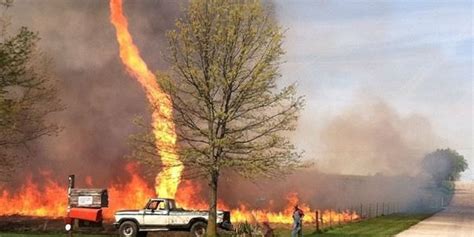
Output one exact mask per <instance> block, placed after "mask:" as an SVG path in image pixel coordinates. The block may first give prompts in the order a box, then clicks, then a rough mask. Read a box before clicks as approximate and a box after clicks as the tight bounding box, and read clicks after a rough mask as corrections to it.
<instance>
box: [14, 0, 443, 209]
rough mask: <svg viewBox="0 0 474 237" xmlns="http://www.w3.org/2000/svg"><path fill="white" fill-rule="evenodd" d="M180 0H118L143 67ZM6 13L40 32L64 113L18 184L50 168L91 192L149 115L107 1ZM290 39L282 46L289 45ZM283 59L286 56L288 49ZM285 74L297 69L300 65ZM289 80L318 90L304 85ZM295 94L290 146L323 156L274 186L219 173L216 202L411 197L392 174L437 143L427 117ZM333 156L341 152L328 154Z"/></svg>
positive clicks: (155, 61) (120, 162) (115, 167)
mask: <svg viewBox="0 0 474 237" xmlns="http://www.w3.org/2000/svg"><path fill="white" fill-rule="evenodd" d="M185 2H186V1H171V0H160V1H159V0H156V1H152V0H150V1H124V11H125V13H126V15H127V17H128V20H129V23H130V24H129V30H130V31H131V33H132V36H133V38H134V41H135V43H136V44H137V46H138V48H139V49H140V51H141V55H142V57H143V58H144V60H145V61H146V63H147V64H148V66H149V67H150V69H151V70H156V69H165V68H167V67H168V65H167V64H166V63H165V62H164V60H163V57H162V53H163V52H165V50H166V46H167V42H166V37H165V33H166V31H167V30H170V29H173V27H174V22H175V20H176V19H177V18H178V17H179V16H180V14H182V11H181V9H182V7H183V4H185ZM267 2H268V1H267ZM270 8H273V5H271V4H270ZM278 9H280V8H276V9H273V10H276V11H278ZM6 14H8V15H10V16H11V20H12V25H11V27H10V31H11V32H12V33H14V32H15V30H16V29H18V27H20V26H27V27H29V28H30V29H32V30H33V31H37V32H38V33H39V36H40V37H41V41H40V43H39V46H40V48H41V50H42V51H43V52H44V53H46V54H47V55H48V56H49V57H51V58H52V60H53V62H54V73H55V77H56V78H57V80H58V83H59V87H60V88H59V89H60V97H61V99H62V101H63V104H64V105H65V106H66V109H65V110H64V111H62V112H60V113H57V114H55V115H53V116H51V120H53V121H57V122H59V124H60V125H61V126H62V127H63V130H62V131H61V132H60V133H59V134H58V135H57V136H55V137H50V138H47V139H43V140H41V142H40V143H39V144H37V145H36V146H35V147H33V149H34V150H33V151H32V153H34V156H33V157H32V159H31V162H30V163H29V165H27V166H26V167H22V168H20V170H19V172H17V175H16V177H15V178H16V179H18V180H20V181H21V180H22V178H23V177H24V176H25V174H29V173H33V175H34V173H36V172H37V171H38V169H42V170H45V169H46V170H51V171H53V172H52V173H54V174H55V177H56V178H59V179H62V178H63V179H64V183H66V177H67V175H69V174H72V173H74V174H76V176H77V180H78V185H79V186H80V185H81V184H84V178H85V177H86V176H91V177H93V179H94V184H98V185H106V184H108V183H109V181H110V180H113V179H118V178H121V177H123V172H124V163H125V162H126V161H125V160H124V159H123V157H124V156H125V155H127V154H129V152H130V147H129V145H128V144H127V140H128V136H129V135H131V134H134V133H136V132H137V131H138V129H137V127H136V126H135V125H134V124H133V122H132V120H133V119H134V118H135V117H136V116H137V115H141V116H143V117H144V118H145V120H149V116H150V113H149V111H148V104H147V102H146V98H145V95H144V92H143V90H142V88H140V86H139V85H138V83H137V82H136V81H135V80H134V79H133V78H131V77H130V76H129V75H128V74H127V73H126V71H125V69H124V67H123V65H122V64H121V62H120V58H119V49H118V44H117V42H116V38H115V30H114V28H113V26H112V25H111V24H110V22H109V6H108V1H97V0H81V1H73V0H69V1H66V0H42V1H34V0H16V1H15V2H14V5H13V7H12V8H10V9H9V10H8V11H7V12H6ZM280 20H281V19H280ZM291 32H292V31H291V30H290V31H288V33H291ZM291 39H292V38H291V37H290V38H289V39H287V40H286V43H287V45H288V44H289V43H291V42H292V41H291ZM290 50H291V48H290ZM304 51H305V50H304V49H303V50H301V52H304ZM289 54H290V55H292V54H291V51H290V52H289ZM289 59H290V62H291V58H289ZM290 66H291V65H290ZM292 70H293V71H295V72H297V71H298V68H292ZM287 71H288V70H287ZM287 71H285V70H283V71H282V72H283V73H285V72H287ZM287 75H289V74H287ZM287 77H288V76H287ZM291 80H292V81H294V80H296V81H298V80H300V81H301V80H305V81H306V82H307V83H309V82H311V83H313V82H314V83H315V84H316V83H318V80H312V79H311V78H308V79H306V78H291ZM341 84H344V83H341ZM302 85H305V84H304V83H303V84H302ZM307 88H311V87H310V86H308V87H307ZM308 90H309V89H308ZM302 92H303V93H307V94H309V95H310V97H308V98H309V99H310V100H308V103H311V104H310V105H309V106H307V109H306V110H305V112H304V113H305V114H306V115H307V116H304V117H303V118H302V119H301V120H300V121H299V128H300V129H299V130H298V131H297V132H296V133H295V134H293V135H294V137H295V139H294V140H295V141H302V140H304V141H305V142H304V143H305V144H309V145H308V146H307V147H306V148H308V147H309V149H306V153H305V157H306V158H309V159H313V158H322V159H321V160H322V161H323V162H321V163H316V167H313V168H312V169H307V170H303V171H301V172H297V173H296V174H294V175H292V176H290V177H286V178H282V179H277V180H272V181H269V180H260V181H258V182H251V181H249V180H244V179H242V178H241V177H238V176H233V175H232V174H230V175H229V174H226V175H224V176H222V178H221V182H220V188H219V190H220V192H221V193H220V194H222V197H223V199H225V200H226V201H228V202H229V203H232V204H233V205H238V204H239V203H240V202H243V203H247V204H251V205H255V206H260V207H262V206H264V205H270V204H269V200H275V204H274V205H275V206H278V207H279V208H280V207H282V206H283V205H284V204H285V202H286V199H285V195H286V194H287V193H288V192H298V193H299V194H300V197H301V198H302V200H303V201H310V202H311V203H310V204H314V206H319V207H321V206H324V205H326V206H330V205H333V204H334V202H335V201H336V202H340V203H341V207H342V205H343V204H344V205H346V206H347V205H355V204H357V203H360V202H363V201H368V200H372V201H373V200H376V199H377V200H382V199H388V197H393V198H394V199H397V200H402V199H406V198H407V197H408V196H410V195H411V194H413V193H414V192H416V191H415V189H416V188H417V187H418V186H417V185H412V186H410V185H407V183H410V184H413V181H412V180H411V179H409V178H407V177H403V178H397V177H398V176H397V175H412V174H414V173H416V170H415V169H416V166H415V169H408V171H409V172H402V171H407V169H406V168H407V167H410V168H413V167H412V166H411V164H412V163H413V162H414V163H416V161H417V159H419V158H421V157H422V154H423V152H424V151H425V148H426V150H429V149H430V148H431V147H430V145H431V144H432V143H433V140H436V136H435V135H434V134H433V132H432V130H431V127H430V122H429V121H428V120H427V118H426V117H423V116H418V115H416V114H412V115H409V116H405V115H401V114H399V113H398V111H396V110H395V109H393V108H392V107H391V106H390V104H389V103H388V102H386V101H385V100H383V99H380V98H377V97H375V98H368V99H367V98H363V99H361V100H360V101H354V102H351V103H349V106H347V107H346V108H343V109H341V110H340V111H338V113H336V114H335V115H334V113H330V114H331V116H326V115H325V113H320V112H324V111H322V110H318V109H313V108H312V107H313V105H319V104H321V101H318V103H314V100H315V99H314V98H312V97H311V94H320V95H321V96H324V94H321V93H320V92H321V91H318V90H315V91H305V90H303V91H302ZM316 113H318V115H317V116H314V114H316ZM308 114H309V115H311V116H308ZM309 117H310V118H311V119H308V118H309ZM315 127H317V128H318V129H314V128H315ZM414 147H416V149H413V148H414ZM321 151H324V152H321ZM332 151H337V152H341V151H346V153H344V154H342V155H341V154H336V155H335V154H332V153H331V152H332ZM358 151H363V152H362V153H360V154H359V153H358ZM367 151H369V153H370V156H367ZM157 172H158V171H157ZM322 172H334V173H345V174H360V175H373V174H377V173H379V172H380V173H382V174H388V175H392V177H386V178H381V177H378V176H375V177H373V176H368V177H365V178H363V177H356V176H338V177H336V176H333V175H327V174H321V173H322ZM38 177H39V176H38ZM38 180H40V179H38ZM202 184H203V186H205V183H204V182H203V183H202ZM381 190H383V191H381ZM205 191H206V188H205V187H204V188H203V192H202V193H200V194H199V195H201V196H202V197H203V198H205V197H206V196H207V193H206V192H205ZM341 191H343V192H345V196H344V195H341ZM377 195H378V196H377ZM348 196H352V197H353V198H352V199H348V198H347V197H348ZM335 197H341V198H335ZM412 198H414V197H413V196H412ZM268 208H271V207H268Z"/></svg>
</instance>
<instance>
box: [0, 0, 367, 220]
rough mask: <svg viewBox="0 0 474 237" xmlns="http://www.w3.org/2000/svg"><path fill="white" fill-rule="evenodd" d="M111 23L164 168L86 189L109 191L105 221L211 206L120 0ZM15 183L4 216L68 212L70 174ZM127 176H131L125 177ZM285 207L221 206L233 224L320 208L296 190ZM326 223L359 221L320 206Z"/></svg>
mask: <svg viewBox="0 0 474 237" xmlns="http://www.w3.org/2000/svg"><path fill="white" fill-rule="evenodd" d="M110 22H111V23H112V25H113V26H114V28H115V33H116V39H117V42H118V46H119V52H120V54H119V55H120V59H121V62H122V64H123V66H124V67H125V69H126V71H127V72H128V74H129V76H130V77H131V78H133V79H135V80H136V81H137V83H138V84H139V85H140V86H141V88H142V89H143V91H144V93H145V95H146V98H147V101H148V103H149V104H150V105H151V106H152V108H153V112H152V116H151V117H152V118H151V127H152V128H153V135H154V138H155V141H156V144H155V145H156V147H157V149H158V153H159V155H160V159H161V161H162V163H163V166H164V168H163V169H162V170H161V171H160V172H159V173H158V174H157V175H156V178H155V179H154V180H153V182H150V181H149V180H146V178H145V177H144V176H142V175H141V172H140V168H139V167H138V165H136V164H134V163H128V164H124V167H122V168H121V170H124V172H125V174H123V175H121V178H120V179H116V180H112V181H110V180H109V181H105V182H104V181H97V180H95V177H93V176H86V177H80V178H82V179H83V180H82V181H81V183H83V184H84V185H85V187H90V188H92V187H96V185H97V184H98V183H100V184H101V185H104V186H106V187H107V189H108V193H109V200H110V204H109V207H108V208H105V210H104V216H105V218H106V219H109V220H110V219H111V218H112V217H113V213H114V212H115V211H116V210H120V209H130V208H143V205H144V204H145V203H146V201H147V200H148V198H150V197H156V196H159V197H166V198H175V199H176V201H177V204H178V205H179V206H180V207H183V208H185V209H202V210H205V209H208V204H207V202H206V199H205V198H204V195H203V194H202V182H200V181H193V180H184V179H183V178H182V173H183V170H184V169H185V167H184V165H183V164H182V163H181V162H180V160H179V157H178V155H177V152H176V150H177V149H178V148H177V146H176V133H175V124H174V122H173V114H172V111H173V105H172V102H171V99H170V98H169V96H168V95H167V94H166V93H164V92H163V91H162V89H161V88H160V86H159V85H158V83H157V80H160V78H156V77H155V74H154V73H153V72H152V71H151V70H150V69H149V68H148V66H147V64H146V63H145V61H144V60H143V59H142V57H141V56H140V52H139V49H138V47H137V46H136V45H135V44H134V42H133V39H132V35H131V34H130V32H129V31H128V21H127V18H126V17H125V15H124V13H123V9H122V1H121V0H111V1H110ZM33 173H34V174H35V175H34V177H33V175H31V174H30V175H27V176H26V177H23V178H22V179H20V181H19V182H18V183H15V185H13V186H12V187H10V186H8V185H7V186H4V187H2V190H1V195H0V215H2V216H17V215H20V216H33V217H45V218H61V217H64V216H65V215H66V212H67V205H68V203H67V186H66V184H65V182H64V181H65V178H64V177H59V175H58V174H55V173H54V172H53V171H50V170H48V169H39V170H34V171H33ZM123 177H126V178H123ZM278 198H279V199H280V200H278V201H280V202H281V200H284V201H283V202H284V203H285V205H283V206H281V205H280V206H278V207H276V206H274V205H272V204H273V202H275V200H268V201H267V203H266V204H265V205H264V206H268V208H254V207H251V206H250V205H249V204H248V203H245V202H243V201H242V202H235V203H229V202H226V200H223V199H220V200H218V208H219V209H224V210H230V211H231V218H232V219H231V220H232V222H235V223H237V222H245V221H249V222H270V223H283V224H290V223H292V222H293V220H292V212H293V208H294V206H295V205H299V207H300V208H301V209H302V210H303V211H304V212H305V213H306V214H307V215H306V216H305V218H304V221H305V222H314V221H315V215H314V213H315V212H316V211H317V210H316V209H314V208H312V207H311V206H310V205H308V204H305V203H304V202H302V201H301V200H299V197H298V193H297V192H291V191H289V192H287V193H285V194H283V195H282V196H281V197H278ZM319 211H320V212H321V213H323V214H325V215H323V216H324V217H323V222H341V221H348V220H355V219H358V218H359V216H358V214H357V213H355V212H354V211H349V210H348V211H339V212H335V211H333V210H329V209H328V210H319Z"/></svg>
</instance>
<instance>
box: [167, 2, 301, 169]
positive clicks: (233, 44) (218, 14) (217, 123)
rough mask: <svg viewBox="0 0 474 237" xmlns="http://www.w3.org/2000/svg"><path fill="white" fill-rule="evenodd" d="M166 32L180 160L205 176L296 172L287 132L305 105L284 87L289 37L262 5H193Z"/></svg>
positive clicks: (297, 160) (296, 160)
mask: <svg viewBox="0 0 474 237" xmlns="http://www.w3.org/2000/svg"><path fill="white" fill-rule="evenodd" d="M176 26H177V30H175V31H171V32H169V33H168V36H169V42H170V51H171V56H170V57H169V61H170V63H171V64H172V66H173V71H172V73H171V75H170V82H171V83H169V84H168V85H167V86H164V88H165V90H167V92H168V93H169V94H170V95H171V97H172V99H173V104H174V109H175V121H176V123H177V125H178V137H179V140H180V142H181V143H180V151H181V154H180V157H182V159H183V160H184V161H185V162H186V163H189V164H192V166H193V167H195V168H197V169H200V171H202V173H203V174H205V175H207V174H210V173H212V172H216V171H217V172H218V171H220V170H222V169H225V168H230V169H232V170H234V171H236V172H238V173H240V174H242V175H244V176H246V177H254V176H257V175H262V174H263V175H270V176H271V175H281V174H282V173H288V172H289V171H291V170H293V169H295V168H297V167H298V166H299V164H300V154H299V153H297V152H295V150H294V147H293V145H292V144H291V143H290V142H289V140H288V136H286V134H285V132H287V131H291V130H293V129H294V128H295V122H296V119H297V116H298V111H299V110H300V109H301V108H302V104H303V100H302V98H301V97H297V96H296V90H295V85H289V86H287V87H283V88H281V89H279V88H278V87H277V84H276V79H277V78H279V76H280V75H279V72H278V67H279V65H280V57H281V55H283V53H284V52H283V49H282V47H281V44H282V39H283V33H282V30H281V29H280V28H279V27H278V26H277V25H276V24H275V22H274V21H273V20H272V18H271V17H269V16H267V15H266V13H265V11H264V9H263V7H262V5H261V3H260V2H259V1H224V0H214V1H204V0H196V1H192V2H191V4H190V6H189V9H188V13H187V14H186V16H185V17H184V18H183V19H180V20H178V21H177V23H176Z"/></svg>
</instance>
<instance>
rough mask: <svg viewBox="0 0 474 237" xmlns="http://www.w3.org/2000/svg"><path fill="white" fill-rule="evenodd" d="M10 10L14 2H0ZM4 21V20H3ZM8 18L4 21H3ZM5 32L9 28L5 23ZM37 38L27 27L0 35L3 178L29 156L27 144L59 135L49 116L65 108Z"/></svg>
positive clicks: (0, 173)
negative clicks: (38, 46)
mask: <svg viewBox="0 0 474 237" xmlns="http://www.w3.org/2000/svg"><path fill="white" fill-rule="evenodd" d="M0 3H1V4H0V7H8V6H9V5H10V4H11V1H2V2H0ZM3 18H4V17H3ZM4 19H5V18H4ZM2 22H3V24H2V26H1V27H2V31H3V32H6V30H4V28H5V27H6V26H7V25H8V24H7V23H6V21H2ZM38 40H39V38H38V35H37V34H36V33H34V32H32V31H30V30H28V29H27V28H25V27H22V28H20V29H19V31H18V33H16V34H14V35H8V34H2V35H1V36H0V165H1V168H0V177H2V178H5V177H8V175H9V174H10V173H11V172H12V171H13V170H14V168H15V167H16V166H17V165H19V164H20V163H21V160H23V159H21V158H25V156H26V155H27V152H26V153H25V151H27V149H25V148H28V144H29V143H31V142H33V141H35V140H37V139H38V138H40V137H43V136H47V135H52V134H55V133H56V132H58V130H59V127H58V126H57V125H56V124H54V123H50V122H48V119H47V117H48V115H49V114H51V113H53V112H57V111H60V110H62V109H63V106H62V105H61V103H60V101H59V99H58V97H57V89H56V87H55V80H54V77H53V76H52V75H51V73H50V60H49V59H48V58H47V57H45V56H44V55H43V54H42V53H41V52H40V51H39V50H38V48H37V47H36V43H37V41H38Z"/></svg>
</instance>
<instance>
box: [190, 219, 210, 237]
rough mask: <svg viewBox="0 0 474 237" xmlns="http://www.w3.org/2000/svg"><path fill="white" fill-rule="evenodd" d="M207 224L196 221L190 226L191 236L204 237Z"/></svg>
mask: <svg viewBox="0 0 474 237" xmlns="http://www.w3.org/2000/svg"><path fill="white" fill-rule="evenodd" d="M206 228H207V224H206V223H205V222H202V221H198V222H196V223H194V224H193V225H192V226H191V230H190V232H191V235H192V236H196V237H202V236H206Z"/></svg>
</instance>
